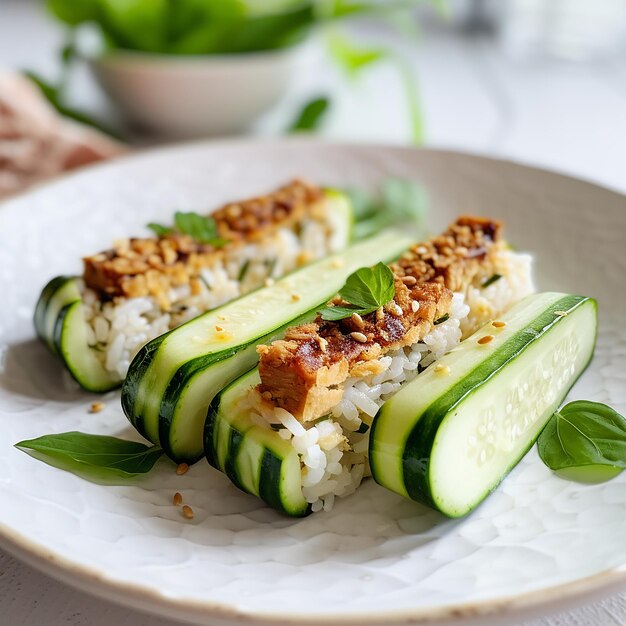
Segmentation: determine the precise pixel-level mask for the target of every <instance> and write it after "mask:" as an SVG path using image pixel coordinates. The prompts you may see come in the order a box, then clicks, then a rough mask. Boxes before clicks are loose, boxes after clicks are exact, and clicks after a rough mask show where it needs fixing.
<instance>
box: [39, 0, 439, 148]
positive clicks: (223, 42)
mask: <svg viewBox="0 0 626 626" xmlns="http://www.w3.org/2000/svg"><path fill="white" fill-rule="evenodd" d="M423 2H424V0H176V1H175V2H173V1H172V0H47V7H48V9H49V11H50V12H51V14H52V15H53V16H54V17H55V18H56V19H58V20H59V21H61V22H63V23H64V24H66V25H67V26H68V27H69V29H70V33H72V32H73V31H74V29H76V28H77V27H80V26H81V25H83V24H91V25H92V26H95V28H96V29H97V30H98V31H99V32H100V35H101V39H102V41H103V42H104V44H105V46H106V48H107V49H108V50H110V51H114V50H135V51H141V52H151V53H158V54H170V55H200V54H239V53H247V52H260V51H268V50H276V49H281V48H285V47H288V46H292V45H294V44H296V43H298V42H300V41H303V40H304V39H306V38H307V37H308V36H309V34H310V33H311V32H313V31H314V30H316V29H318V28H320V27H324V26H327V25H329V24H336V23H338V22H339V21H342V20H346V19H352V18H355V17H359V16H376V17H378V18H380V19H384V20H386V21H387V22H389V23H390V24H391V25H392V26H393V27H394V28H396V29H398V30H401V31H403V32H405V33H406V32H407V31H408V30H409V28H408V25H410V24H411V23H412V21H413V20H412V16H411V18H410V19H407V18H406V15H407V14H408V13H409V12H410V11H411V10H412V9H413V8H414V7H415V6H416V5H418V4H422V3H423ZM430 2H431V3H432V4H434V5H435V6H436V7H437V8H439V9H440V11H441V12H442V13H443V12H444V10H443V0H430ZM327 44H328V50H329V52H330V56H331V58H333V59H334V60H335V62H336V64H337V65H338V66H339V67H340V68H342V69H343V70H345V72H346V73H347V74H348V75H349V76H351V77H354V76H356V75H357V74H359V73H360V72H361V71H362V70H364V69H365V68H367V67H369V66H370V65H372V64H373V63H376V62H378V61H381V60H383V59H387V60H390V61H391V62H393V63H394V64H395V65H396V66H397V68H398V70H399V75H400V79H401V82H402V86H403V89H404V91H405V96H406V102H407V109H408V112H409V118H410V124H411V132H412V139H413V142H414V143H417V144H419V143H421V142H422V141H423V122H422V114H421V107H420V100H419V91H418V87H417V82H416V79H415V76H414V74H413V71H412V69H411V68H410V67H409V65H408V64H407V63H406V62H405V61H404V60H403V59H402V58H400V57H399V56H398V55H397V54H394V53H393V52H392V51H391V50H390V49H387V48H386V47H363V46H358V45H355V44H354V43H353V42H352V41H351V40H350V39H349V38H348V37H346V36H345V34H343V33H342V32H340V31H339V30H338V29H337V28H334V29H331V30H330V31H329V34H328V38H327ZM73 56H74V47H73V43H72V40H71V38H70V44H69V45H68V46H66V47H65V48H64V50H63V52H62V58H64V59H65V61H66V64H65V65H66V67H67V65H69V63H68V62H67V61H68V60H69V59H71V58H73ZM66 57H67V58H66ZM66 76H67V72H64V79H63V80H62V81H61V84H59V85H57V86H56V87H55V89H56V90H57V94H56V96H55V98H54V102H55V103H62V102H63V97H62V94H63V91H64V89H63V87H64V82H65V78H66ZM328 109H329V101H328V99H327V98H316V99H315V100H313V101H311V102H308V103H306V104H305V106H304V108H303V110H302V111H301V113H300V114H299V116H298V117H297V118H296V121H295V122H294V123H293V124H292V125H291V126H290V127H289V128H288V129H287V130H288V131H289V132H294V131H298V132H302V131H305V132H306V131H309V132H310V131H313V130H315V129H316V128H318V126H319V125H320V124H321V122H322V121H323V119H324V117H325V114H326V113H327V111H328ZM59 110H60V111H61V112H62V113H63V114H71V109H66V110H65V111H64V110H61V108H59ZM66 111H67V113H66ZM80 115H81V116H82V117H83V119H82V120H81V121H86V122H87V123H90V122H91V120H89V118H88V116H86V115H84V114H80ZM77 119H78V118H77ZM92 125H97V123H92ZM104 130H106V129H104Z"/></svg>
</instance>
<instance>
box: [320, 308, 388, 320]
mask: <svg viewBox="0 0 626 626" xmlns="http://www.w3.org/2000/svg"><path fill="white" fill-rule="evenodd" d="M377 308H378V307H375V308H374V309H360V308H359V307H355V306H329V307H326V308H325V309H322V310H321V311H320V314H321V316H322V319H323V320H326V321H327V322H332V321H336V320H344V319H346V318H347V317H352V315H353V314H354V313H358V314H359V315H367V314H368V313H371V312H372V311H375V310H376V309H377Z"/></svg>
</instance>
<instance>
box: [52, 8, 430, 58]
mask: <svg viewBox="0 0 626 626" xmlns="http://www.w3.org/2000/svg"><path fill="white" fill-rule="evenodd" d="M419 3H420V0H361V1H358V0H264V1H263V0H47V6H48V9H49V10H50V11H51V12H52V14H53V15H54V16H55V17H56V18H57V19H59V20H61V21H62V22H65V23H66V24H67V25H68V26H70V27H75V26H78V25H80V24H84V23H92V24H95V25H96V26H97V27H98V28H99V30H100V32H101V34H102V36H103V39H104V41H105V42H106V43H107V45H108V46H109V47H110V48H123V49H127V50H140V51H144V52H155V53H164V54H225V53H241V52H256V51H262V50H274V49H278V48H283V47H285V46H289V45H292V44H294V43H297V42H298V41H301V40H302V39H304V38H305V37H306V36H307V35H308V34H309V33H310V32H311V30H312V29H314V28H315V27H316V26H318V25H320V24H324V23H328V22H329V21H332V20H338V19H341V18H347V17H355V16H358V15H367V14H370V15H371V14H376V13H378V14H381V15H387V14H389V13H390V12H393V11H398V10H403V9H404V10H406V9H407V8H409V7H412V6H415V5H417V4H419Z"/></svg>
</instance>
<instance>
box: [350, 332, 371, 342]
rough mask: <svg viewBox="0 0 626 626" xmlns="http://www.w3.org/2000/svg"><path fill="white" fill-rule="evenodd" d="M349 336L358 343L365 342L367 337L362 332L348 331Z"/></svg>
mask: <svg viewBox="0 0 626 626" xmlns="http://www.w3.org/2000/svg"><path fill="white" fill-rule="evenodd" d="M350 337H352V339H354V341H358V342H359V343H365V342H366V341H367V337H366V336H365V335H364V334H363V333H350Z"/></svg>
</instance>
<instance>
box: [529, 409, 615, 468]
mask: <svg viewBox="0 0 626 626" xmlns="http://www.w3.org/2000/svg"><path fill="white" fill-rule="evenodd" d="M537 449H538V452H539V456H540V457H541V460H542V461H543V462H544V463H545V464H546V465H547V466H548V467H549V468H550V469H552V470H554V471H556V472H566V474H565V475H566V476H567V477H575V478H579V479H582V480H584V479H585V477H586V475H598V474H599V472H598V470H599V468H604V469H605V470H608V472H606V471H605V472H602V473H603V474H604V475H606V476H607V477H611V476H612V475H615V474H617V473H619V472H621V471H622V470H623V469H625V468H626V419H624V417H623V416H621V415H620V414H619V413H617V411H615V410H614V409H612V408H611V407H609V406H607V405H606V404H601V403H599V402H589V401H587V400H578V401H575V402H570V403H569V404H567V405H565V406H564V407H562V408H561V409H560V410H559V411H556V412H555V413H554V415H553V416H552V417H551V418H550V420H549V421H548V423H547V425H546V427H545V428H544V430H543V431H542V433H541V435H540V436H539V439H538V440H537ZM574 469H575V470H576V471H575V472H574V473H572V472H571V470H574Z"/></svg>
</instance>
